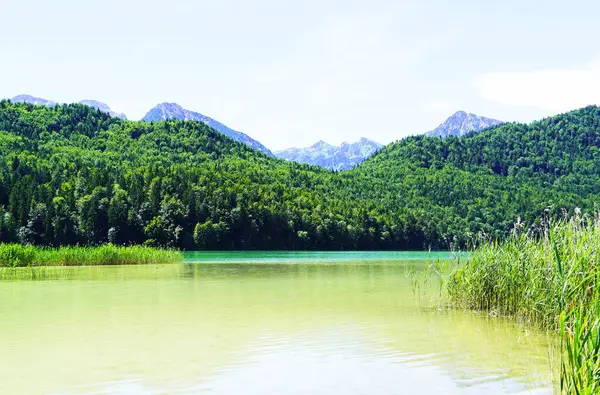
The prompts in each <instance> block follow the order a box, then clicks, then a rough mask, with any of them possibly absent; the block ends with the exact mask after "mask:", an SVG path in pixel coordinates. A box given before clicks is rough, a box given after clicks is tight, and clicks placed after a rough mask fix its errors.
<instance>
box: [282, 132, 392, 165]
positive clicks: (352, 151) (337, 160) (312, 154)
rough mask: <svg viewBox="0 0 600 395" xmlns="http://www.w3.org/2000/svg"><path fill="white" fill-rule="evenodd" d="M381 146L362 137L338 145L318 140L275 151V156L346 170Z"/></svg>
mask: <svg viewBox="0 0 600 395" xmlns="http://www.w3.org/2000/svg"><path fill="white" fill-rule="evenodd" d="M381 147H382V145H381V144H379V143H376V142H375V141H372V140H369V139H366V138H364V137H363V138H361V139H360V140H359V141H357V142H355V143H351V144H349V143H342V145H340V146H339V147H336V146H333V145H331V144H327V143H326V142H324V141H319V142H317V143H316V144H314V145H312V146H310V147H306V148H289V149H286V150H282V151H277V152H275V156H277V157H278V158H281V159H285V160H288V161H294V162H299V163H306V164H309V165H315V166H320V167H324V168H327V169H331V170H348V169H351V168H352V167H354V166H356V165H357V164H359V163H360V162H362V161H363V160H365V159H367V158H368V157H369V156H371V155H373V154H374V153H375V152H376V151H377V150H378V149H380V148H381Z"/></svg>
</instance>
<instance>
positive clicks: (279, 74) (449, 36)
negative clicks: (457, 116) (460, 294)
mask: <svg viewBox="0 0 600 395" xmlns="http://www.w3.org/2000/svg"><path fill="white" fill-rule="evenodd" d="M0 15H1V18H0V20H1V22H0V34H1V37H3V39H2V45H1V46H0V97H6V98H10V97H13V96H15V95H18V94H24V93H26V94H31V95H33V96H37V97H43V98H47V99H51V100H54V101H57V102H76V101H80V100H83V99H95V100H99V101H102V102H104V103H107V104H108V105H109V106H110V107H111V108H112V109H113V110H114V111H117V112H124V113H125V114H126V115H127V116H128V117H129V118H130V119H134V120H135V119H140V118H142V117H143V116H144V114H145V113H146V112H147V111H148V110H150V109H151V108H152V107H154V106H155V105H156V104H157V103H161V102H176V103H178V104H180V105H182V106H183V107H184V108H187V109H189V110H193V111H197V112H200V113H202V114H204V115H207V116H210V117H212V118H214V119H216V120H218V121H220V122H222V123H224V124H225V125H227V126H229V127H231V128H233V129H235V130H238V131H241V132H244V133H246V134H248V135H249V136H251V137H252V138H254V139H256V140H258V141H260V142H262V143H263V144H264V145H266V146H267V147H268V148H270V149H272V150H279V149H284V148H289V147H292V146H298V147H302V146H308V145H311V144H313V143H315V142H316V141H318V140H325V141H327V142H329V143H332V144H340V143H341V142H343V141H348V142H350V141H355V140H358V139H359V138H360V137H362V136H364V137H367V138H370V139H373V140H376V141H378V142H380V143H384V144H387V143H389V142H392V141H395V140H398V139H400V138H402V137H405V136H407V135H414V134H420V133H424V132H427V131H429V130H431V129H433V128H435V127H436V126H437V125H438V124H440V123H441V122H443V121H444V120H445V119H446V118H447V117H449V116H450V115H452V113H454V112H455V111H458V110H465V111H468V112H472V113H475V114H477V115H482V116H486V117H491V118H496V119H500V120H503V121H519V122H530V121H532V120H535V119H540V118H543V117H546V116H550V115H554V114H557V113H561V112H566V111H569V110H572V109H575V108H578V107H583V106H586V105H589V104H600V45H599V41H598V37H600V23H598V15H600V2H598V1H596V0H586V1H583V0H571V1H570V2H565V1H562V0H561V1H555V0H545V1H538V0H503V1H497V0H486V1H481V0H453V1H448V0H391V1H388V0H370V1H356V0H343V1H342V0H330V1H324V0H318V1H317V0H303V1H286V0H253V1H250V0H212V1H205V0H170V1H164V0H163V1H156V0H144V1H141V0H139V1H133V0H102V1H99V0H86V1H81V0H53V1H47V0H20V1H11V2H9V1H8V0H0Z"/></svg>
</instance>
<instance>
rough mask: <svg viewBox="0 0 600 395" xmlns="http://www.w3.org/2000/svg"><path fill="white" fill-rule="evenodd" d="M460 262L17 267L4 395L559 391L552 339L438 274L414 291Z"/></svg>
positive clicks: (7, 288)
mask: <svg viewBox="0 0 600 395" xmlns="http://www.w3.org/2000/svg"><path fill="white" fill-rule="evenodd" d="M448 257H449V254H447V253H427V252H349V253H345V252H342V253H312V252H301V253H282V252H244V253H235V252H234V253H212V252H211V253H186V255H185V262H184V263H183V264H177V265H163V266H124V267H82V268H47V269H35V270H33V271H32V270H31V269H17V270H20V272H19V273H18V274H15V272H14V271H13V272H11V273H9V274H10V275H9V276H8V277H11V276H12V277H13V278H18V279H13V280H10V279H6V277H7V272H6V271H5V272H4V277H5V279H4V280H1V281H0V394H15V395H17V394H18V395H29V394H35V395H38V394H52V395H57V394H64V395H73V394H78V395H79V394H94V395H99V394H119V395H125V394H127V395H129V394H132V395H150V394H152V395H159V394H160V395H163V394H200V393H202V394H204V393H206V394H256V395H258V394H292V395H293V394H328V395H331V394H473V395H476V394H477V395H480V394H529V393H531V394H550V393H551V391H548V390H547V388H549V387H551V384H550V383H551V372H552V368H551V360H552V359H553V357H552V355H550V354H551V353H550V352H549V350H551V347H549V342H551V341H552V340H551V339H550V338H549V336H548V335H547V334H546V333H540V332H537V331H535V330H532V328H527V327H523V326H520V325H518V324H516V323H513V322H511V321H510V320H505V319H500V318H493V317H486V316H481V315H479V314H475V313H466V312H457V311H453V312H449V311H446V310H444V309H439V308H438V306H439V299H438V297H439V293H438V289H439V287H438V284H437V281H436V280H435V279H432V280H431V281H428V282H427V283H425V284H422V285H421V286H420V287H419V288H418V289H417V288H415V287H414V285H413V281H412V278H413V277H414V273H413V272H415V271H416V272H419V271H421V270H423V269H424V268H425V266H426V265H427V263H428V262H431V261H432V260H436V259H445V258H448ZM11 270H13V269H11ZM31 277H33V278H35V279H36V280H31V279H28V278H31Z"/></svg>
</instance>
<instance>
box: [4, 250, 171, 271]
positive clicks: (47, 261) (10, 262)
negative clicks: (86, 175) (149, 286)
mask: <svg viewBox="0 0 600 395" xmlns="http://www.w3.org/2000/svg"><path fill="white" fill-rule="evenodd" d="M181 261H182V256H181V253H180V252H178V251H174V250H161V249H157V248H150V247H144V246H130V247H119V246H114V245H111V244H107V245H102V246H98V247H59V248H46V247H35V246H22V245H19V244H0V268H2V267H4V268H17V267H38V266H100V265H146V264H163V263H176V262H181Z"/></svg>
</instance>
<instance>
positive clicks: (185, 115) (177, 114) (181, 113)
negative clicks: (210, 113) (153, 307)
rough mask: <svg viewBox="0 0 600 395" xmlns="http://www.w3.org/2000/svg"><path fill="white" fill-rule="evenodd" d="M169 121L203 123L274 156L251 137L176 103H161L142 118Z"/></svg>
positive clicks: (146, 120) (153, 120)
mask: <svg viewBox="0 0 600 395" xmlns="http://www.w3.org/2000/svg"><path fill="white" fill-rule="evenodd" d="M168 119H176V120H179V121H198V122H202V123H203V124H205V125H208V126H210V127H211V128H213V129H215V130H216V131H217V132H219V133H223V134H224V135H226V136H228V137H229V138H231V139H233V140H235V141H239V142H240V143H244V144H246V145H247V146H249V147H251V148H254V149H255V150H258V151H260V152H262V153H264V154H266V155H269V156H273V153H272V152H271V151H269V149H268V148H267V147H265V146H264V145H262V144H261V143H259V142H258V141H256V140H254V139H252V138H251V137H250V136H248V135H246V134H244V133H242V132H238V131H236V130H233V129H230V128H228V127H227V126H225V125H223V124H222V123H221V122H218V121H215V120H214V119H212V118H209V117H207V116H206V115H202V114H200V113H198V112H194V111H190V110H186V109H185V108H183V107H181V106H180V105H179V104H176V103H160V104H158V105H157V106H156V107H154V108H153V109H151V110H150V111H148V113H147V114H146V115H145V116H144V118H142V121H144V122H159V121H165V120H168Z"/></svg>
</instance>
